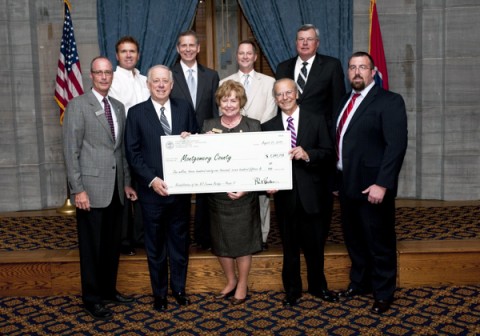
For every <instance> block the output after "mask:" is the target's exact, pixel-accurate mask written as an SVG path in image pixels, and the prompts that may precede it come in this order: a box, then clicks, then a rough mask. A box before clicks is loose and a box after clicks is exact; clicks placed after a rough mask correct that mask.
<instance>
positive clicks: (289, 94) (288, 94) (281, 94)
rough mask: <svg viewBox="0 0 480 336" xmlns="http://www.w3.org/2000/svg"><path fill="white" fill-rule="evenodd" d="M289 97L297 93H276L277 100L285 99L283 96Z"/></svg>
mask: <svg viewBox="0 0 480 336" xmlns="http://www.w3.org/2000/svg"><path fill="white" fill-rule="evenodd" d="M285 95H286V96H287V97H292V96H294V95H295V91H293V90H288V91H283V92H275V97H277V98H280V97H283V96H285Z"/></svg>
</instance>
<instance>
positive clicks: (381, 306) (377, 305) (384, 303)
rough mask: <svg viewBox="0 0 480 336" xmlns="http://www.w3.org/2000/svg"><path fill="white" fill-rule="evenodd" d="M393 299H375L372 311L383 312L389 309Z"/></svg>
mask: <svg viewBox="0 0 480 336" xmlns="http://www.w3.org/2000/svg"><path fill="white" fill-rule="evenodd" d="M392 302H393V299H390V300H375V302H374V303H373V306H372V309H371V311H372V313H375V314H383V313H385V312H386V311H387V310H389V309H390V306H391V305H392Z"/></svg>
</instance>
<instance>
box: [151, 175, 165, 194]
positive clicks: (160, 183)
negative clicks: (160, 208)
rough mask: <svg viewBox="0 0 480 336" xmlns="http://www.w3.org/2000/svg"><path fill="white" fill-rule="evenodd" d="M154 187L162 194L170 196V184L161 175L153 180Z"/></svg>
mask: <svg viewBox="0 0 480 336" xmlns="http://www.w3.org/2000/svg"><path fill="white" fill-rule="evenodd" d="M152 188H153V190H154V191H155V192H156V193H157V194H159V195H160V196H168V186H167V184H166V183H165V181H164V180H162V179H161V178H160V177H157V178H155V179H154V180H153V182H152Z"/></svg>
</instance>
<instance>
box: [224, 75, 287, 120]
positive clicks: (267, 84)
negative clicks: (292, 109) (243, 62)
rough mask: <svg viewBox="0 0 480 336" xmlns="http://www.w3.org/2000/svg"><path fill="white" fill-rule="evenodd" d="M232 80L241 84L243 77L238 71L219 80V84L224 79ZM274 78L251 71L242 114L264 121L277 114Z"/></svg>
mask: <svg viewBox="0 0 480 336" xmlns="http://www.w3.org/2000/svg"><path fill="white" fill-rule="evenodd" d="M229 79H231V80H234V81H236V82H239V83H242V84H243V78H242V77H241V76H240V74H239V73H238V72H236V73H234V74H233V75H230V76H228V77H226V78H224V79H222V80H221V81H220V85H221V84H222V83H223V82H225V81H226V80H229ZM274 83H275V78H273V77H270V76H267V75H264V74H261V73H258V72H256V71H254V72H253V75H252V76H251V78H250V85H249V90H248V100H247V104H245V106H244V107H243V110H242V115H244V116H246V117H249V118H253V119H257V120H258V121H260V123H264V122H266V121H268V120H270V119H272V118H273V117H275V116H276V115H277V111H278V109H277V105H276V104H275V99H274V97H273V84H274Z"/></svg>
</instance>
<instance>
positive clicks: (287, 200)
mask: <svg viewBox="0 0 480 336" xmlns="http://www.w3.org/2000/svg"><path fill="white" fill-rule="evenodd" d="M273 94H274V97H275V102H276V103H277V105H278V107H279V108H280V110H281V113H279V114H278V115H277V116H276V117H274V118H273V119H271V120H270V121H267V122H266V123H264V124H262V131H284V130H288V131H290V135H291V146H292V148H291V150H290V152H289V154H290V157H291V159H292V178H293V189H292V190H280V191H275V190H270V191H268V192H269V193H270V194H273V196H274V201H275V211H276V215H277V221H278V225H279V228H280V236H281V239H282V247H283V268H282V281H283V287H284V289H285V294H286V295H285V299H284V300H283V304H284V305H285V306H287V307H290V306H294V305H296V304H297V301H298V299H299V298H300V297H301V296H302V279H301V277H300V250H303V254H304V256H305V261H306V264H307V283H308V292H309V293H310V294H311V295H313V296H316V297H318V298H320V299H322V300H324V301H328V302H336V301H338V298H337V295H336V294H335V293H333V292H331V291H329V290H328V286H327V280H326V279H325V274H324V270H323V268H324V247H325V241H326V239H327V235H328V230H329V228H330V214H331V209H330V204H329V203H328V200H330V199H331V190H330V188H329V183H330V178H329V176H331V174H330V173H329V171H330V170H331V167H332V166H333V157H334V154H333V153H334V152H333V146H332V142H331V140H330V135H329V133H328V127H327V124H326V122H325V119H324V117H323V116H321V115H318V114H313V113H309V112H304V111H303V108H302V107H301V106H298V105H297V101H296V99H297V97H298V91H297V86H296V84H295V82H294V81H293V80H292V79H289V78H284V79H280V80H277V81H276V82H275V84H274V87H273Z"/></svg>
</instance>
